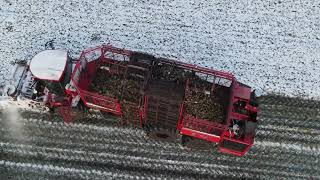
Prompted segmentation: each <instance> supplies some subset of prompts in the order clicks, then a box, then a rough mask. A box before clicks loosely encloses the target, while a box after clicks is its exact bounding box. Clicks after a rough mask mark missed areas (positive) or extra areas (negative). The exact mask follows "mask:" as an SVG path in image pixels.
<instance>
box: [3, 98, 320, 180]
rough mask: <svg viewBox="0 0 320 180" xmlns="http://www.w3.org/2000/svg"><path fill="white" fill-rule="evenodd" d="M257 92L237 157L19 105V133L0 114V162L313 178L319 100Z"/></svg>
mask: <svg viewBox="0 0 320 180" xmlns="http://www.w3.org/2000/svg"><path fill="white" fill-rule="evenodd" d="M259 100H260V103H261V106H260V109H261V111H260V112H261V113H259V117H258V118H259V126H258V131H257V135H256V143H255V145H254V146H253V147H252V149H251V150H250V151H249V153H248V154H247V155H246V156H245V157H243V158H238V157H234V156H230V155H223V154H220V153H218V152H217V150H216V149H215V148H213V149H212V150H210V151H201V152H197V151H195V150H189V149H186V148H184V147H182V146H180V145H179V143H178V142H176V143H164V142H158V141H155V140H152V139H149V138H148V137H146V136H145V133H144V132H143V131H141V130H139V129H138V130H137V129H131V128H121V127H120V128H119V127H116V126H112V125H111V124H110V123H109V122H105V121H103V120H102V119H101V117H100V116H99V115H97V114H93V115H91V119H87V121H86V120H82V121H79V122H76V123H74V124H64V123H63V121H62V120H61V118H59V117H57V116H50V118H48V114H46V113H42V114H39V113H37V112H29V111H23V112H22V113H21V116H22V117H23V119H20V120H19V122H21V123H22V124H23V127H22V129H21V131H22V134H24V135H25V137H24V139H19V138H18V137H15V136H13V135H12V134H10V132H11V131H12V129H11V128H10V127H7V125H6V122H5V120H3V118H1V120H0V134H1V136H0V153H1V156H0V157H1V158H0V170H1V172H4V173H3V174H4V177H13V176H14V177H20V178H22V179H23V178H28V177H29V178H31V179H33V178H35V177H37V178H40V177H41V178H45V179H47V178H49V179H51V178H55V179H56V178H58V179H59V178H61V179H65V178H70V179H105V178H121V179H124V178H125V179H137V178H140V179H144V178H148V179H162V178H173V179H188V178H189V179H210V178H226V177H228V178H241V177H243V178H259V179H272V178H274V177H282V178H288V179H309V178H315V179H316V178H320V173H319V170H320V169H319V166H318V164H319V160H318V157H319V155H320V150H319V149H320V148H319V144H320V143H319V142H320V139H319V129H320V126H319V124H317V122H319V120H320V116H318V114H319V113H318V112H319V108H318V107H320V106H318V105H320V103H319V102H317V101H305V100H301V99H290V98H283V99H281V98H279V97H274V96H268V97H262V98H260V99H259ZM0 114H1V113H0ZM16 175H18V176H16Z"/></svg>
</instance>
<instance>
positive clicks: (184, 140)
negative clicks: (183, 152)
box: [181, 135, 215, 151]
mask: <svg viewBox="0 0 320 180" xmlns="http://www.w3.org/2000/svg"><path fill="white" fill-rule="evenodd" d="M181 144H182V146H184V147H187V148H189V149H194V150H202V151H210V150H211V149H213V146H214V145H215V143H212V142H209V141H205V140H201V139H196V138H193V137H190V136H186V135H182V136H181Z"/></svg>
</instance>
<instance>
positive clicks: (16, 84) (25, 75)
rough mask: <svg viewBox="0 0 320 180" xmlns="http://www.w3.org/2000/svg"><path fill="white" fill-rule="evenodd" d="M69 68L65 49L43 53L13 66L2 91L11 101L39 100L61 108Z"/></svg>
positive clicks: (70, 66) (68, 79) (69, 63)
mask: <svg viewBox="0 0 320 180" xmlns="http://www.w3.org/2000/svg"><path fill="white" fill-rule="evenodd" d="M72 67H73V65H72V61H71V60H70V58H69V57H68V52H67V51H66V50H44V51H42V52H40V53H38V54H36V55H35V56H34V57H33V58H32V59H31V60H29V61H25V62H18V63H15V65H14V67H13V69H12V72H11V75H12V77H11V81H10V82H9V84H8V85H6V87H5V90H4V92H5V93H6V95H9V96H12V97H14V98H17V97H20V98H26V99H31V100H34V101H38V102H41V101H42V102H44V103H45V104H46V105H47V106H48V107H49V108H51V107H53V106H57V105H60V104H61V103H62V102H63V99H64V96H65V92H66V91H65V88H66V86H67V85H68V84H69V83H70V79H71V73H72Z"/></svg>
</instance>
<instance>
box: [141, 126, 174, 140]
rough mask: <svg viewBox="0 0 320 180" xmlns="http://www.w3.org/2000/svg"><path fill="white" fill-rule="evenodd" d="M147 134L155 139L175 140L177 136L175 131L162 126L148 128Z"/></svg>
mask: <svg viewBox="0 0 320 180" xmlns="http://www.w3.org/2000/svg"><path fill="white" fill-rule="evenodd" d="M147 134H148V136H149V137H150V138H152V139H155V140H161V141H165V142H175V141H176V140H177V138H178V135H177V133H176V131H174V130H170V129H164V128H150V130H149V132H147Z"/></svg>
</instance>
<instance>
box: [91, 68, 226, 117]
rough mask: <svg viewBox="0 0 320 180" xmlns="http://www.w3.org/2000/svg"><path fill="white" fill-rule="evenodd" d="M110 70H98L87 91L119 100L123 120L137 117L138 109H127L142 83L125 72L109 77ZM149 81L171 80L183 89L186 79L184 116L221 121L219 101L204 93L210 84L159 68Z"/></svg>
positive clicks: (135, 102) (177, 70)
mask: <svg viewBox="0 0 320 180" xmlns="http://www.w3.org/2000/svg"><path fill="white" fill-rule="evenodd" d="M110 68H111V69H110V70H109V71H106V70H103V69H98V71H97V76H96V78H95V79H94V80H93V81H92V84H91V90H93V91H95V92H97V93H99V94H101V95H104V96H108V97H113V98H117V99H119V100H120V104H121V106H122V107H121V108H122V111H123V117H122V118H123V119H124V120H126V121H128V120H130V118H133V119H136V118H138V117H137V115H138V114H139V112H138V108H133V107H131V106H138V105H139V101H140V98H141V97H142V93H141V91H142V87H143V81H141V80H139V79H132V78H126V75H125V72H119V73H116V74H112V75H111V74H110V73H109V72H112V71H113V70H112V68H116V66H111V67H110ZM114 71H115V70H114ZM152 78H157V79H165V80H168V81H175V82H176V83H177V85H183V86H185V83H186V80H187V79H189V88H188V90H187V91H186V92H185V110H186V113H187V114H190V115H192V116H195V117H197V118H200V119H205V120H209V121H215V122H223V120H224V116H225V111H224V106H223V105H222V103H221V99H220V98H219V97H216V96H215V95H214V94H213V93H208V92H210V91H211V84H210V83H208V82H207V81H206V80H203V79H201V78H200V77H198V76H197V75H195V73H191V72H189V71H185V70H183V69H182V68H178V67H172V66H167V65H162V66H161V67H159V68H155V69H154V70H153V72H152ZM129 104H130V105H129Z"/></svg>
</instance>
